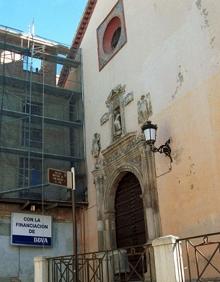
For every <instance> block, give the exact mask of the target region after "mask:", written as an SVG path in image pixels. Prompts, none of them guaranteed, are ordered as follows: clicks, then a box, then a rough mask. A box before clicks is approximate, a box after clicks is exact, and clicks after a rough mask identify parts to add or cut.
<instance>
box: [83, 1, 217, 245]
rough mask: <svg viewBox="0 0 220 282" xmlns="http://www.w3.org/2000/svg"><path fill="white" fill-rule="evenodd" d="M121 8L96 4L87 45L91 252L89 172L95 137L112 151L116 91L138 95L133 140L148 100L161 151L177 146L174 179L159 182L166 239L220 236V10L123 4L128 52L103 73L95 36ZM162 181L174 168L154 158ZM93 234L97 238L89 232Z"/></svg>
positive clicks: (209, 4) (208, 5)
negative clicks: (110, 108) (110, 111)
mask: <svg viewBox="0 0 220 282" xmlns="http://www.w3.org/2000/svg"><path fill="white" fill-rule="evenodd" d="M115 3H116V1H113V0H108V1H98V3H97V5H96V9H95V11H94V14H93V16H92V19H91V21H90V24H89V27H88V29H87V32H86V34H85V37H84V39H83V42H82V53H83V77H84V93H85V122H86V125H85V126H86V148H87V165H88V172H89V177H88V182H89V183H88V200H89V204H90V206H89V212H88V217H87V220H88V226H87V227H88V229H89V230H90V231H89V232H88V234H87V236H88V237H87V242H88V248H90V249H95V248H96V242H94V240H96V239H97V238H96V236H95V235H94V231H95V228H96V227H95V222H94V216H95V215H96V191H95V187H94V183H93V176H92V174H91V171H92V170H93V168H94V160H93V159H92V156H91V153H90V152H91V145H92V139H93V134H94V133H95V132H98V133H100V134H101V145H102V149H104V148H106V147H107V146H108V145H110V141H111V132H110V129H111V125H110V122H107V123H105V124H104V125H103V126H100V118H101V116H102V115H103V114H104V113H105V112H106V111H107V108H106V105H105V101H106V99H107V97H108V95H109V93H110V91H111V89H113V88H114V87H115V86H117V85H118V84H122V85H123V84H126V92H130V91H133V93H134V101H133V102H131V103H130V104H129V105H128V106H127V107H126V109H125V122H126V129H127V132H131V131H139V132H140V126H139V125H138V119H137V101H138V100H139V99H140V96H141V95H143V94H146V93H148V92H150V94H151V100H152V106H153V116H152V117H151V120H152V121H153V122H156V123H157V124H158V128H159V129H158V141H157V145H160V144H161V143H164V142H165V141H166V140H167V139H168V138H169V137H171V138H172V144H171V146H172V151H173V157H174V162H173V165H172V171H171V172H170V173H167V174H164V175H163V176H160V177H159V178H157V188H158V195H159V205H160V215H161V224H162V233H163V234H168V233H173V234H174V235H180V236H183V235H195V234H199V233H203V232H211V231H217V230H219V223H217V218H218V217H219V213H220V210H219V203H218V202H219V201H218V199H219V192H218V183H219V175H218V163H219V158H220V157H219V156H220V154H219V151H220V145H219V140H220V139H219V138H220V126H219V124H220V115H219V90H218V89H219V73H220V68H219V62H220V53H219V47H220V36H219V34H220V25H219V19H218V11H219V10H220V2H219V1H215V0H185V1H181V0H178V1H176V0H166V1H165V0H161V1H153V0H148V1H146V0H139V1H138V3H136V4H135V5H134V3H133V1H132V0H126V1H124V10H125V11H124V12H125V21H126V27H127V44H126V45H125V46H124V47H123V48H122V49H121V50H120V51H119V52H118V53H117V54H116V55H115V57H114V58H113V59H112V60H111V61H110V62H109V63H108V64H107V65H106V66H105V67H104V68H103V70H102V71H101V72H99V71H98V57H97V39H96V28H97V27H98V26H99V24H100V23H101V22H102V20H103V19H104V18H105V17H106V15H107V14H108V13H109V11H110V10H111V9H112V7H113V6H114V4H115ZM156 166H157V175H158V176H159V175H160V174H163V173H164V172H166V171H167V170H168V168H169V161H168V159H166V158H164V157H163V156H156ZM91 228H92V230H93V231H91Z"/></svg>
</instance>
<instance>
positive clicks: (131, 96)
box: [123, 92, 134, 106]
mask: <svg viewBox="0 0 220 282" xmlns="http://www.w3.org/2000/svg"><path fill="white" fill-rule="evenodd" d="M132 101H134V93H133V92H129V93H127V94H126V95H125V97H124V101H123V104H124V106H127V105H128V104H129V103H131V102H132Z"/></svg>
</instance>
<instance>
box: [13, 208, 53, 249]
mask: <svg viewBox="0 0 220 282" xmlns="http://www.w3.org/2000/svg"><path fill="white" fill-rule="evenodd" d="M11 244H13V245H20V246H22V245H23V246H45V247H51V246H52V218H51V216H45V215H36V214H25V213H12V214H11Z"/></svg>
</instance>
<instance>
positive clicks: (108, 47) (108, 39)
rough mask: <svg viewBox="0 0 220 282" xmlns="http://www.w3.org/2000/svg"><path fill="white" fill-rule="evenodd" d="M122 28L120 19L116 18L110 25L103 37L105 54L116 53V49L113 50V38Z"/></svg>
mask: <svg viewBox="0 0 220 282" xmlns="http://www.w3.org/2000/svg"><path fill="white" fill-rule="evenodd" d="M119 27H121V20H120V18H119V17H114V18H112V19H111V20H110V22H109V23H108V25H107V27H106V29H105V32H104V36H103V50H104V52H105V53H107V54H109V53H111V52H112V51H114V49H115V48H112V44H111V43H112V38H113V35H114V33H115V31H116V30H117V29H118V28H119Z"/></svg>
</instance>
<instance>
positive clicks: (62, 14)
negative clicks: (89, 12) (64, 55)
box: [0, 0, 87, 45]
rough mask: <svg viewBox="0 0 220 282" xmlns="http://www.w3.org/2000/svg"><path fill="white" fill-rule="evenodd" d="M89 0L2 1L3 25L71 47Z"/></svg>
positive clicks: (0, 19)
mask: <svg viewBox="0 0 220 282" xmlns="http://www.w3.org/2000/svg"><path fill="white" fill-rule="evenodd" d="M86 3H87V0H0V11H1V17H0V24H1V25H5V26H9V27H13V28H16V29H20V30H22V31H24V32H28V27H29V26H30V25H31V23H32V21H33V19H34V26H35V34H37V35H39V36H42V37H45V38H48V39H51V40H55V41H58V42H61V43H65V44H67V45H70V44H71V42H72V39H73V36H74V34H75V31H76V28H77V26H78V24H79V21H80V18H81V16H82V13H83V11H84V8H85V6H86Z"/></svg>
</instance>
